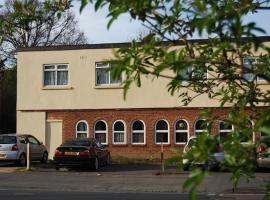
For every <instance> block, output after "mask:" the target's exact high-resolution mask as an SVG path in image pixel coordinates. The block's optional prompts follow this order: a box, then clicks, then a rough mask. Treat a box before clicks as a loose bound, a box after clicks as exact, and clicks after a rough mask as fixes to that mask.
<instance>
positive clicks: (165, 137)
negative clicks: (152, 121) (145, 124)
mask: <svg viewBox="0 0 270 200" xmlns="http://www.w3.org/2000/svg"><path fill="white" fill-rule="evenodd" d="M169 140H170V138H169V125H168V122H167V121H165V120H159V121H158V122H157V123H156V128H155V143H156V144H161V143H163V144H169V143H170V141H169Z"/></svg>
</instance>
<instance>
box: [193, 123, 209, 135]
mask: <svg viewBox="0 0 270 200" xmlns="http://www.w3.org/2000/svg"><path fill="white" fill-rule="evenodd" d="M202 133H207V123H206V122H205V120H204V119H199V120H198V121H197V122H196V123H195V136H198V135H200V134H202Z"/></svg>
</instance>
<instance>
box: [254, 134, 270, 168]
mask: <svg viewBox="0 0 270 200" xmlns="http://www.w3.org/2000/svg"><path fill="white" fill-rule="evenodd" d="M257 167H258V168H270V136H261V137H260V140H259V145H258V148H257Z"/></svg>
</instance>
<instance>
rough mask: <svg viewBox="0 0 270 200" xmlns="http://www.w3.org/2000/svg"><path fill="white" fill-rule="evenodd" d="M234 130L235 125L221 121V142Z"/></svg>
mask: <svg viewBox="0 0 270 200" xmlns="http://www.w3.org/2000/svg"><path fill="white" fill-rule="evenodd" d="M232 132H233V125H232V124H229V123H226V122H224V121H221V122H220V123H219V140H220V142H223V141H224V140H225V139H226V137H227V136H228V135H229V134H231V133H232Z"/></svg>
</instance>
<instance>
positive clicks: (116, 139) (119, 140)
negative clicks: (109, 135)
mask: <svg viewBox="0 0 270 200" xmlns="http://www.w3.org/2000/svg"><path fill="white" fill-rule="evenodd" d="M114 142H117V143H123V142H124V133H114Z"/></svg>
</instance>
